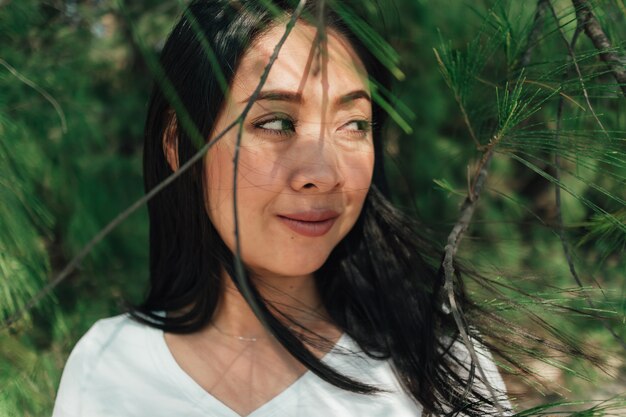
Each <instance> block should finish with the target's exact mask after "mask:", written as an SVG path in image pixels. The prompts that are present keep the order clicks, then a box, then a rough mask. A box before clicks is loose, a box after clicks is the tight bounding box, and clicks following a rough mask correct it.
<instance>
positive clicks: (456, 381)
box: [54, 0, 506, 417]
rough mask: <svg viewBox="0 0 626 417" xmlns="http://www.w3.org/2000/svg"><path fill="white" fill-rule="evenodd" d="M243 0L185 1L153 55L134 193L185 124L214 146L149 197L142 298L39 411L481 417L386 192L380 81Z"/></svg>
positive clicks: (425, 261) (315, 35)
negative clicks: (155, 63) (156, 59)
mask: <svg viewBox="0 0 626 417" xmlns="http://www.w3.org/2000/svg"><path fill="white" fill-rule="evenodd" d="M258 3H261V2H257V1H237V2H232V1H228V0H212V1H209V0H196V1H193V2H192V3H191V5H190V6H189V8H188V10H187V11H186V13H185V14H184V15H183V17H182V18H181V20H180V22H179V23H178V24H177V26H176V27H175V28H174V30H173V32H172V34H171V35H170V37H169V39H168V41H167V43H166V45H165V47H164V49H163V51H162V55H161V64H162V67H163V69H164V71H165V74H166V76H167V79H166V80H165V81H164V80H161V82H160V83H159V85H158V86H157V87H156V88H155V89H154V93H153V95H152V98H151V101H150V106H149V111H148V119H147V124H146V134H145V138H146V143H145V153H144V176H145V185H146V189H147V190H151V189H152V188H154V187H155V186H156V185H157V184H159V183H160V182H161V181H163V180H164V179H165V178H167V177H168V176H169V175H171V174H172V173H173V172H175V171H177V170H179V169H181V166H182V165H183V164H184V163H185V162H187V161H189V160H190V158H191V157H192V156H193V155H194V153H196V152H197V150H198V147H197V146H196V145H197V142H195V141H194V134H193V128H191V129H190V128H189V126H191V123H189V122H193V125H195V128H196V129H197V131H198V132H199V135H200V137H202V138H207V140H208V141H215V145H214V146H213V147H212V148H211V149H210V150H209V151H208V153H207V154H206V156H205V157H204V158H203V160H202V161H201V163H198V164H195V165H194V166H193V167H192V168H191V169H189V170H188V171H186V172H184V173H182V175H181V177H180V178H179V179H178V180H177V181H175V182H174V183H173V184H172V185H171V186H169V187H168V188H166V189H165V190H163V192H161V193H160V194H158V195H157V196H156V197H155V198H154V199H153V200H151V202H150V204H149V215H150V255H151V260H150V261H151V265H150V271H151V286H150V290H149V293H148V296H147V298H146V300H145V302H144V303H143V304H142V305H140V306H138V307H137V308H134V309H133V310H132V311H131V313H130V315H124V316H118V317H114V318H111V319H106V320H101V321H100V322H98V323H96V325H94V326H93V327H92V329H91V330H90V331H89V332H88V333H87V334H86V335H85V336H84V337H83V338H82V339H81V341H80V342H79V343H78V344H77V346H76V347H75V349H74V351H73V352H72V354H71V356H70V359H69V361H68V364H67V365H66V368H65V371H64V375H63V378H62V381H61V386H60V388H59V392H58V396H57V401H56V405H55V412H54V416H55V417H60V416H105V415H106V416H113V415H115V416H173V415H180V416H206V415H211V416H238V415H239V416H246V415H248V416H255V417H260V416H266V415H267V416H269V415H287V416H291V415H297V416H320V415H341V416H382V415H389V416H418V415H422V414H424V415H435V414H444V413H450V414H454V413H457V412H462V413H463V414H464V415H474V416H478V415H488V414H493V413H495V412H496V407H495V400H494V398H492V396H491V395H489V394H488V390H487V387H486V384H485V383H484V381H482V380H481V378H480V377H479V376H478V373H477V372H476V366H475V365H476V364H473V363H471V361H470V360H469V355H468V353H467V350H466V349H465V348H464V346H463V344H462V343H460V342H458V341H457V330H456V327H455V325H454V323H453V320H452V318H451V317H450V316H449V314H448V313H447V312H448V310H447V308H446V307H445V306H443V305H442V301H441V300H442V299H443V297H442V292H443V288H442V285H443V283H442V280H441V277H440V275H439V273H438V271H437V269H436V267H434V265H436V261H437V254H436V252H434V251H432V250H430V249H429V248H428V246H427V245H425V244H424V243H423V242H422V241H421V240H420V239H418V238H417V237H416V236H417V235H416V233H415V232H414V229H415V226H414V225H413V224H412V223H411V222H410V221H408V220H407V219H406V218H404V217H403V216H402V215H401V214H400V213H399V212H398V211H396V210H395V209H394V208H393V207H392V206H391V205H390V204H389V202H388V200H387V199H386V198H385V197H384V196H383V193H385V192H386V187H385V182H384V176H383V169H382V159H383V158H382V141H381V139H382V138H381V131H380V128H381V125H382V118H383V113H382V111H381V109H380V108H379V107H378V106H377V104H376V102H375V101H374V100H373V98H372V97H373V92H372V90H371V88H370V85H371V84H370V82H369V80H370V79H373V80H376V82H378V83H379V84H382V85H383V86H384V85H386V84H387V82H386V75H385V70H384V68H382V66H381V65H380V64H379V63H378V62H377V61H376V60H375V59H373V57H372V56H371V54H370V51H368V50H367V48H365V47H364V46H363V45H362V44H361V43H360V42H359V40H358V39H357V38H356V37H355V36H354V35H353V34H352V33H351V32H350V30H349V29H348V27H347V25H345V24H344V23H343V22H342V21H341V20H340V19H339V18H338V17H337V16H335V15H333V14H332V13H331V12H329V11H328V10H319V9H318V7H317V5H316V4H308V5H307V6H306V7H305V8H304V10H302V9H301V8H299V7H300V6H298V7H295V5H290V4H289V2H284V3H285V4H283V2H279V3H280V4H277V5H276V6H277V7H279V9H280V10H279V11H278V12H277V11H276V10H275V9H272V12H270V11H269V10H268V9H266V8H264V7H261V6H259V4H258ZM320 16H322V17H323V18H324V25H321V24H319V23H316V21H315V20H314V19H313V18H314V17H315V18H319V17H320ZM290 22H291V23H295V25H293V26H291V24H290ZM286 26H287V27H289V28H290V30H291V31H290V33H289V35H288V36H287V37H286V38H284V33H285V27H286ZM320 29H321V30H320ZM285 39H286V40H285ZM283 41H284V43H283ZM276 45H279V46H280V49H279V53H278V55H277V56H276V57H273V54H274V50H275V47H276ZM273 58H276V59H275V61H274V60H273ZM269 63H271V64H272V65H271V69H270V70H269V73H267V74H264V71H265V69H266V68H267V66H268V64H269ZM260 82H261V84H259V83H260ZM258 85H260V87H261V88H260V90H258V91H257V88H256V87H257V86H258ZM239 117H242V119H241V120H240V119H239ZM238 121H240V122H241V123H237V122H238ZM233 123H235V124H236V127H235V128H234V129H230V130H228V131H227V133H225V134H224V135H223V136H221V137H220V136H219V135H220V134H221V133H222V132H223V131H224V130H225V129H226V128H228V127H229V126H232V125H233ZM233 159H235V162H236V164H234V163H233ZM235 167H237V170H238V171H237V173H236V174H237V176H236V178H237V184H236V187H233V178H234V176H235ZM234 190H236V194H235V192H234ZM235 197H236V199H237V201H236V207H237V219H238V221H237V226H238V228H237V229H235V202H234V198H235ZM237 251H240V254H241V260H242V263H243V265H244V267H245V271H244V273H243V274H241V273H237V263H236V262H235V257H234V256H233V254H234V253H237ZM459 301H460V302H463V297H462V294H459ZM470 307H471V306H469V305H468V306H466V308H470ZM479 346H480V345H479V344H477V351H479V357H480V358H481V359H480V365H481V368H482V369H483V370H484V371H485V373H486V374H487V377H488V379H489V382H490V385H491V386H492V387H493V388H494V389H495V391H496V392H498V393H499V394H503V390H504V385H503V384H502V381H501V379H500V377H499V375H498V373H497V370H496V369H495V366H494V364H493V362H492V361H491V358H490V356H489V354H488V353H487V352H486V351H485V350H484V349H480V348H479ZM504 404H506V401H505V400H503V402H502V404H501V405H504Z"/></svg>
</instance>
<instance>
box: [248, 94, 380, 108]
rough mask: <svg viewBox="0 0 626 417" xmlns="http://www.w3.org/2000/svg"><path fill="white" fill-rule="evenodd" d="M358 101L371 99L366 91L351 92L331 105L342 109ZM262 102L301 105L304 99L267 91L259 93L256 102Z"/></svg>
mask: <svg viewBox="0 0 626 417" xmlns="http://www.w3.org/2000/svg"><path fill="white" fill-rule="evenodd" d="M251 98H252V96H250V97H248V98H247V99H245V100H244V101H242V103H247V102H248V101H250V99H251ZM359 99H364V100H367V101H369V102H370V103H371V102H372V98H371V97H370V95H369V94H368V93H367V91H365V90H355V91H351V92H349V93H347V94H344V95H342V96H340V97H338V98H337V99H336V100H335V102H334V103H333V107H342V106H345V105H346V104H348V103H350V102H352V101H355V100H359ZM263 100H268V101H286V102H289V103H297V104H302V103H303V101H304V99H303V98H302V94H300V93H297V92H293V91H286V90H267V91H261V92H260V93H259V95H258V97H257V99H256V101H263Z"/></svg>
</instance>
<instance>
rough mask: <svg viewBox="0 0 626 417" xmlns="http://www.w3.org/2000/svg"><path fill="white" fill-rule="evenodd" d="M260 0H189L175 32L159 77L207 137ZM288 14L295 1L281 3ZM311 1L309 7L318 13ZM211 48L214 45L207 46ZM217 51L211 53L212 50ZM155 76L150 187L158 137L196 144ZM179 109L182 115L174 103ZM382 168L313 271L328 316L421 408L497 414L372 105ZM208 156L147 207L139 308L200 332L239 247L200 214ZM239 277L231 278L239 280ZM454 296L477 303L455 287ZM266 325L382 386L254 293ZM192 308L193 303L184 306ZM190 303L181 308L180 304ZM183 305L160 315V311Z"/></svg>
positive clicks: (298, 347)
mask: <svg viewBox="0 0 626 417" xmlns="http://www.w3.org/2000/svg"><path fill="white" fill-rule="evenodd" d="M258 3H261V2H258V1H253V0H250V1H248V0H239V1H229V0H210V1H209V0H195V1H192V2H191V4H190V5H189V7H188V9H187V10H186V11H185V13H184V14H183V16H182V17H181V19H180V21H179V22H178V24H177V25H176V27H175V28H174V29H173V31H172V33H171V34H170V36H169V38H168V40H167V42H166V44H165V46H164V48H163V51H162V53H161V60H160V63H161V65H162V68H163V71H164V74H165V75H166V77H167V79H168V80H169V82H170V83H171V85H172V86H173V89H174V91H175V92H176V93H177V95H178V97H179V99H180V102H181V103H182V104H183V106H184V111H186V112H187V113H188V115H189V117H190V118H191V121H192V122H193V123H195V125H196V127H197V129H198V131H199V132H200V134H201V136H202V137H204V138H208V137H210V136H211V134H212V133H213V132H212V129H213V125H214V123H215V121H216V120H215V119H216V117H217V115H218V112H219V109H220V108H221V106H222V102H223V101H224V91H223V89H222V85H221V84H220V78H219V71H217V69H216V68H215V67H214V66H215V65H218V66H219V69H220V70H221V72H222V73H223V74H225V77H226V82H228V81H230V80H231V79H232V77H233V75H234V73H235V71H236V69H237V66H238V63H239V59H240V58H241V56H242V54H243V52H244V51H245V50H246V49H247V48H248V46H249V45H250V44H251V43H252V42H253V41H254V40H255V39H258V37H259V36H260V35H261V34H263V31H264V30H266V29H267V28H269V27H271V25H272V24H273V22H275V21H276V17H275V16H274V15H273V14H272V13H271V12H270V11H269V10H268V9H266V8H264V7H262V6H260V5H259V4H258ZM274 5H275V6H276V7H278V8H280V9H281V10H283V11H284V12H285V13H286V14H289V13H291V12H292V11H293V9H294V5H293V4H291V3H290V2H289V1H274ZM316 7H317V4H316V2H309V4H308V5H307V7H306V8H305V11H304V14H303V15H307V16H318V10H316ZM324 16H325V24H326V25H327V26H328V27H331V28H333V29H334V30H336V31H338V32H339V33H341V34H343V36H345V37H346V38H347V39H348V41H350V42H351V44H352V46H353V48H354V49H355V51H356V52H357V53H358V54H359V56H360V58H361V60H362V62H363V63H364V65H365V67H366V69H367V71H368V75H369V76H370V77H371V78H373V79H375V80H376V81H377V83H378V84H380V85H382V86H383V87H388V86H389V83H390V80H389V76H388V73H387V71H386V70H385V69H384V67H383V66H382V65H381V64H380V63H379V62H378V61H377V60H376V59H374V57H373V56H372V55H371V53H370V51H369V50H368V49H367V48H366V47H364V46H363V45H362V43H361V42H360V41H359V39H358V38H357V37H356V36H354V35H353V33H352V31H351V30H350V28H349V27H348V25H346V24H344V22H343V21H342V20H341V19H340V18H339V17H338V16H337V15H335V14H334V13H333V12H332V11H329V10H326V11H325V15H324ZM207 47H208V48H207ZM211 54H214V57H215V59H212V58H213V57H212V56H211ZM170 101H171V97H170V100H168V98H167V96H166V94H164V89H162V88H161V87H160V85H159V84H157V85H156V86H155V88H154V90H153V93H152V97H151V99H150V103H149V110H148V116H147V121H146V129H145V148H144V181H145V189H146V191H149V190H151V189H153V188H154V187H155V186H156V185H157V184H159V183H160V182H161V181H163V180H164V179H165V178H166V177H167V176H169V175H170V174H172V169H171V168H170V165H169V164H168V161H167V160H166V157H165V155H164V149H163V141H164V138H165V140H175V141H176V146H177V150H178V158H179V163H180V164H183V163H185V162H186V161H188V160H189V159H190V158H191V157H192V156H193V155H194V153H196V152H197V150H198V148H197V147H196V146H195V145H194V142H193V140H192V138H191V137H190V135H189V134H188V132H186V131H185V129H183V127H182V125H181V123H180V122H179V119H180V117H176V114H177V113H176V112H174V111H173V110H172V109H173V107H174V106H173V103H171V102H170ZM178 114H180V112H178ZM373 115H374V128H373V129H374V131H373V134H374V138H375V153H376V160H375V168H374V176H373V184H372V186H371V189H370V191H369V193H368V195H367V198H366V201H365V204H364V207H363V210H362V212H361V214H360V217H359V219H358V221H357V223H356V225H355V226H354V228H353V229H352V230H351V231H350V233H349V234H348V236H347V237H346V238H345V239H344V240H343V241H341V242H340V243H339V245H338V246H337V247H336V248H335V249H334V250H333V252H332V253H331V255H330V257H329V258H328V260H327V261H326V263H325V264H324V266H323V267H322V268H321V269H320V270H319V271H317V272H316V274H315V278H316V283H317V285H318V288H319V292H320V296H321V297H322V301H323V303H324V306H325V308H326V309H327V311H328V313H329V314H330V317H331V318H332V320H333V321H334V322H335V323H336V324H337V325H338V326H339V327H341V328H342V329H343V330H344V331H345V332H346V333H347V334H348V335H350V336H351V337H352V338H353V339H354V340H355V341H356V342H357V343H358V345H359V346H360V348H361V349H363V351H364V352H365V353H367V354H368V355H370V356H372V357H376V358H384V359H390V360H391V363H392V364H393V367H394V370H395V372H396V373H397V375H398V378H399V380H400V381H401V383H402V384H403V386H404V388H405V389H406V391H407V392H408V393H410V395H411V396H412V397H413V398H414V399H415V400H416V401H418V402H419V403H420V404H421V405H422V406H423V407H424V411H425V412H426V413H446V414H447V413H450V414H453V413H456V412H458V411H461V410H462V412H463V413H465V414H467V415H472V416H478V415H485V414H489V413H491V412H493V411H494V407H493V403H492V400H491V399H488V398H485V397H484V396H483V395H481V394H480V392H479V390H478V389H472V390H470V391H469V393H467V392H465V391H466V387H467V385H468V384H469V382H468V381H469V380H470V379H471V378H473V373H472V372H471V373H470V374H472V375H470V376H469V377H467V376H465V377H463V376H462V375H464V373H463V372H462V371H461V370H460V365H459V363H458V362H459V360H458V359H456V358H455V354H454V353H453V350H451V349H450V346H451V345H452V344H453V343H454V342H455V340H456V337H457V330H456V326H455V325H454V321H453V320H452V318H451V317H450V316H449V315H448V314H447V313H446V312H445V311H443V310H444V309H442V302H441V300H442V297H443V280H442V276H441V272H440V270H439V268H438V264H439V263H440V259H441V253H440V252H439V251H437V250H435V249H433V247H432V245H430V244H429V243H428V242H427V241H426V240H424V239H422V238H420V237H419V234H418V233H417V229H418V228H417V226H416V225H415V224H414V223H413V221H411V220H410V219H409V218H408V217H405V216H404V215H403V214H401V213H400V212H399V211H398V210H396V209H395V208H394V207H393V206H392V205H391V204H390V203H389V201H388V199H387V197H388V196H386V195H387V193H388V191H387V186H386V182H385V176H384V170H383V164H382V162H383V146H382V134H381V128H382V125H383V121H384V120H383V119H384V112H383V111H382V109H381V108H380V107H378V106H377V105H376V104H374V105H373ZM202 163H203V162H201V161H200V162H198V163H197V164H195V165H194V166H193V167H192V168H191V169H189V170H188V171H187V172H185V173H183V174H182V175H181V176H180V178H178V179H177V180H176V181H175V182H173V183H172V184H171V185H170V186H168V187H167V188H166V189H164V190H163V191H162V192H161V193H159V194H158V195H156V196H155V197H154V198H153V199H152V200H151V201H150V202H149V204H148V211H149V217H150V288H149V293H148V295H147V297H146V299H145V301H144V302H143V303H142V304H141V305H140V306H137V307H135V308H134V309H132V311H131V314H132V315H133V317H134V318H135V319H137V320H139V321H141V322H143V323H146V324H148V325H150V326H153V327H156V328H159V329H163V330H165V331H168V332H176V333H185V332H194V331H196V330H198V329H200V328H202V327H204V326H205V325H207V324H208V323H209V322H210V320H211V318H212V316H213V313H214V311H215V307H216V304H217V302H218V300H219V298H220V295H221V293H222V286H223V283H222V278H221V271H222V270H223V269H225V270H226V271H227V272H229V273H230V275H231V276H233V254H232V253H231V252H230V251H229V249H228V248H227V247H226V245H225V244H224V242H223V241H222V240H221V238H220V237H219V235H218V233H217V232H216V230H215V229H214V227H213V225H212V224H211V222H210V220H209V217H208V215H207V214H206V211H205V202H204V195H205V194H204V191H203V186H204V183H203V181H204V176H203V171H204V170H203V167H202ZM235 281H236V280H235ZM458 291H459V293H458V297H459V302H460V303H461V305H463V306H465V307H466V308H468V309H469V308H471V306H470V305H469V304H468V302H467V300H465V298H464V296H463V290H462V288H459V290H458ZM253 295H254V297H255V299H256V300H257V301H258V303H259V305H260V306H261V310H262V311H261V312H262V314H263V316H264V320H263V321H264V322H265V323H267V324H269V327H270V330H271V332H272V333H273V334H274V336H275V337H276V338H277V340H278V341H280V343H282V344H283V346H284V347H285V348H286V349H287V350H288V351H289V352H290V353H291V354H292V355H293V356H294V357H295V358H297V359H298V360H299V361H300V362H302V363H303V364H304V365H305V366H306V367H307V368H308V369H310V370H311V371H312V372H314V373H315V374H316V375H318V376H319V377H320V378H322V379H324V380H325V381H327V382H329V383H331V384H334V385H335V386H337V387H340V388H343V389H346V390H350V391H353V392H359V393H364V394H367V393H375V392H376V387H372V386H368V385H365V384H363V383H361V382H359V381H356V380H354V379H351V378H348V377H346V376H344V375H342V374H340V373H338V372H337V371H335V370H334V369H332V368H330V367H329V366H328V365H326V364H325V363H323V362H321V361H320V360H318V359H316V357H315V356H314V355H313V354H312V353H311V352H310V351H309V350H308V349H307V348H306V347H305V345H304V344H303V342H302V340H300V339H299V338H298V336H296V335H295V334H294V333H293V332H292V331H290V330H289V329H288V328H287V327H286V326H284V325H283V324H281V321H280V320H278V318H277V317H275V316H274V314H273V313H272V312H271V311H270V308H268V307H267V303H266V302H264V301H263V300H262V299H261V297H260V295H259V294H258V292H256V290H255V291H254V294H253ZM187 308H188V309H187ZM185 309H186V310H185ZM162 311H165V312H181V311H184V312H183V313H180V314H176V315H167V316H166V317H164V316H162V315H161V314H159V313H158V312H162Z"/></svg>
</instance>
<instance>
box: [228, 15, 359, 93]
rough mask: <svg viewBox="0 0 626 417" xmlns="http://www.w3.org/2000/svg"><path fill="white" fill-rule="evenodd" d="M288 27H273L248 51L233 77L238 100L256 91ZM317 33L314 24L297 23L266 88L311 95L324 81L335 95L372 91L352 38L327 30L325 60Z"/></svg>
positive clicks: (328, 89)
mask: <svg viewBox="0 0 626 417" xmlns="http://www.w3.org/2000/svg"><path fill="white" fill-rule="evenodd" d="M284 31H285V27H284V25H276V26H274V27H272V28H271V29H269V30H268V31H267V32H266V33H265V34H264V35H263V36H261V37H260V38H259V39H257V40H256V41H255V42H254V43H253V45H252V46H251V47H250V48H249V49H248V50H247V51H246V52H245V53H244V55H243V57H242V59H241V61H240V64H239V66H238V69H237V73H236V74H235V78H234V80H233V89H232V91H231V93H232V95H233V97H232V98H233V99H234V100H235V101H240V100H239V99H240V98H241V99H243V98H244V97H249V96H250V95H251V94H252V92H253V91H254V89H255V88H256V86H257V84H258V82H259V79H260V77H261V74H262V73H263V70H264V69H265V66H266V65H267V63H268V62H269V59H270V56H271V55H272V53H273V52H274V48H275V46H276V44H277V43H278V42H279V41H280V38H281V37H282V36H283V34H284ZM316 36H317V28H316V27H314V26H311V25H308V24H306V23H302V22H299V23H297V24H296V25H295V26H294V28H293V30H292V31H291V33H290V34H289V37H288V38H287V40H286V41H285V43H284V44H283V46H282V48H281V49H280V52H279V54H278V58H277V59H276V61H275V62H274V64H273V65H272V68H271V70H270V73H269V75H268V78H267V81H266V82H265V84H264V90H265V89H270V90H287V91H298V92H302V93H303V95H304V96H307V95H308V94H307V93H308V92H310V93H314V92H315V90H317V89H319V88H318V87H320V86H321V84H322V83H324V84H327V85H326V86H325V87H326V88H327V92H328V94H329V95H330V96H331V97H332V96H334V95H336V96H340V95H342V94H344V93H345V92H347V91H354V90H365V91H369V86H368V80H367V73H366V70H365V67H364V65H363V64H362V62H361V60H360V59H359V57H358V55H357V54H356V52H355V51H354V49H353V48H352V46H351V45H350V44H349V42H348V41H347V40H346V39H345V38H344V37H343V36H341V35H340V34H338V33H337V32H335V31H333V30H327V33H326V37H327V43H326V49H325V53H326V54H327V57H328V59H327V60H325V59H320V58H319V57H320V55H319V42H318V41H317V40H316ZM320 65H323V66H324V69H323V70H320V69H319V66H320ZM325 77H326V79H324V78H325Z"/></svg>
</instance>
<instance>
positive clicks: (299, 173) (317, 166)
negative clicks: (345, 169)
mask: <svg viewBox="0 0 626 417" xmlns="http://www.w3.org/2000/svg"><path fill="white" fill-rule="evenodd" d="M298 139H299V140H298ZM298 139H296V140H297V141H298V142H300V143H298V146H295V147H294V148H293V149H292V151H293V154H292V158H291V159H292V163H291V164H290V165H291V172H290V173H289V186H290V187H291V189H292V190H294V191H297V192H306V193H326V192H331V191H337V190H339V189H341V187H342V186H343V184H344V178H343V175H342V173H341V169H340V166H339V159H340V158H339V155H338V154H337V149H335V148H334V146H333V144H332V141H331V140H328V138H327V137H323V136H322V135H319V134H318V135H317V137H316V138H312V137H309V138H302V137H301V138H298Z"/></svg>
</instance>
